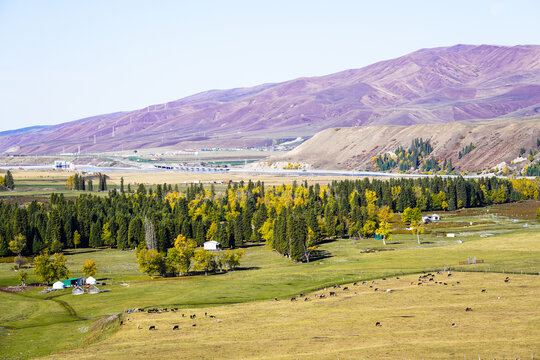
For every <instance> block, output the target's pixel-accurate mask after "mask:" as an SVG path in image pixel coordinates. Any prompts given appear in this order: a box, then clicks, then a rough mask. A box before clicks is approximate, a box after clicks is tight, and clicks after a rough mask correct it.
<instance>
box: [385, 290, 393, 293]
mask: <svg viewBox="0 0 540 360" xmlns="http://www.w3.org/2000/svg"><path fill="white" fill-rule="evenodd" d="M392 291H394V290H392V289H386V292H387V293H391V292H392Z"/></svg>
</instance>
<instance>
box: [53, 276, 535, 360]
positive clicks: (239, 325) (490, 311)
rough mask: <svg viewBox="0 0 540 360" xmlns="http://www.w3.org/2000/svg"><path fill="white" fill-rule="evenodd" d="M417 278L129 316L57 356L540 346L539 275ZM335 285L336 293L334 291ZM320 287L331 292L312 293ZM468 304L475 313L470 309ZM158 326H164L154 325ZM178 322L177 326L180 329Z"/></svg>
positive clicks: (299, 355)
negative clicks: (91, 341)
mask: <svg viewBox="0 0 540 360" xmlns="http://www.w3.org/2000/svg"><path fill="white" fill-rule="evenodd" d="M417 279H418V276H417V275H416V276H405V277H401V278H400V279H397V278H389V279H387V280H378V281H376V283H375V284H372V283H371V282H368V284H366V285H362V284H359V285H357V286H352V285H349V289H350V290H348V291H344V290H342V289H343V288H341V289H329V290H328V291H318V292H316V293H312V294H307V297H308V298H309V299H310V301H303V300H304V298H298V301H296V302H291V301H289V300H288V299H287V300H284V301H273V300H267V301H258V302H250V303H246V304H235V305H229V306H223V307H219V308H216V307H204V308H195V309H183V310H180V311H178V312H175V313H172V312H167V313H161V314H146V313H134V314H128V315H126V316H125V318H124V322H125V325H122V326H121V330H120V331H118V332H117V333H115V334H114V335H112V336H111V337H110V338H108V339H107V340H105V341H103V342H100V343H99V344H95V345H92V346H89V347H85V348H82V349H78V350H76V351H72V352H67V353H61V354H59V355H57V356H52V357H51V358H52V359H62V358H66V357H69V358H78V359H94V358H101V359H129V358H142V357H144V358H147V359H160V358H174V359H194V358H196V359H213V358H220V359H238V358H242V359H290V358H295V359H339V358H341V359H352V358H354V359H360V358H373V359H375V358H377V359H380V358H415V359H420V358H426V359H435V358H475V359H476V358H478V356H480V357H481V358H490V359H491V358H493V357H495V358H503V357H507V358H516V357H518V358H530V356H531V354H532V355H533V356H534V354H540V345H539V344H538V341H537V340H538V338H539V337H540V326H539V325H538V324H539V323H540V313H539V312H538V306H539V305H540V301H539V300H538V297H537V295H538V293H539V292H540V278H539V277H538V276H527V275H512V276H511V279H510V282H509V283H505V282H504V279H505V275H502V274H484V273H477V274H471V273H454V274H453V275H452V277H450V278H449V277H447V274H446V273H442V274H441V275H436V276H435V281H434V282H426V283H424V284H423V285H422V286H417V285H416V284H417V281H418V280H417ZM436 281H443V282H445V283H447V284H448V285H446V286H445V285H443V284H437V283H435V282H436ZM411 282H414V285H411ZM375 288H378V289H379V291H374V289H375ZM386 289H392V290H393V292H391V293H387V292H385V290H386ZM482 289H486V290H487V292H486V293H482V292H481V290H482ZM330 290H333V291H336V292H337V296H336V297H328V294H329V291H330ZM321 293H324V294H326V296H327V298H325V299H319V298H317V297H316V296H315V295H317V294H321ZM467 307H471V308H472V311H470V312H466V311H465V309H466V308H467ZM205 313H208V314H211V315H213V316H215V317H216V318H210V317H206V316H205V315H204V314H205ZM181 314H186V315H190V314H195V315H196V316H197V317H196V318H195V319H194V320H191V319H189V317H187V316H186V317H182V315H181ZM377 322H380V323H381V325H382V326H380V327H378V326H375V324H376V323H377ZM194 324H195V325H196V326H195V327H194V326H193V325H194ZM452 324H456V326H455V327H452ZM151 325H154V326H156V328H157V330H156V331H149V330H148V328H149V326H151ZM174 325H178V326H179V328H180V329H179V330H178V331H173V330H172V328H173V326H174ZM138 326H140V327H141V329H138Z"/></svg>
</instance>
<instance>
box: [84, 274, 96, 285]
mask: <svg viewBox="0 0 540 360" xmlns="http://www.w3.org/2000/svg"><path fill="white" fill-rule="evenodd" d="M85 282H86V284H88V285H96V284H97V281H96V279H94V278H93V277H92V276H89V277H87V278H86V281H85Z"/></svg>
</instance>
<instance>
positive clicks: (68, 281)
mask: <svg viewBox="0 0 540 360" xmlns="http://www.w3.org/2000/svg"><path fill="white" fill-rule="evenodd" d="M62 282H63V283H64V286H65V287H68V286H79V285H82V284H83V278H71V279H66V280H62Z"/></svg>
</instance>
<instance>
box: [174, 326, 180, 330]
mask: <svg viewBox="0 0 540 360" xmlns="http://www.w3.org/2000/svg"><path fill="white" fill-rule="evenodd" d="M172 329H173V330H180V326H178V325H174V327H173V328H172Z"/></svg>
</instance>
